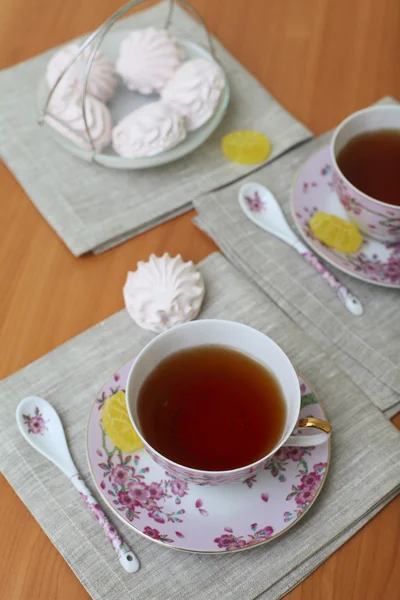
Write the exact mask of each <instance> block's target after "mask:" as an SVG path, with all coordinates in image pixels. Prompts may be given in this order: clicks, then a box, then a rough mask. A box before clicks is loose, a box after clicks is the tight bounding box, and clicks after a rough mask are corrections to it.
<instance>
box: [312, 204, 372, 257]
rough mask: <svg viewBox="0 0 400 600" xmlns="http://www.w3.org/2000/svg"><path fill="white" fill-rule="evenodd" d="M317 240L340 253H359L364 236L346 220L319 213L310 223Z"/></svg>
mask: <svg viewBox="0 0 400 600" xmlns="http://www.w3.org/2000/svg"><path fill="white" fill-rule="evenodd" d="M309 226H310V229H311V231H312V232H313V234H314V235H315V237H316V238H318V239H319V240H320V242H323V243H324V244H326V245H327V246H330V247H331V248H334V249H335V250H339V252H345V253H347V252H348V253H350V252H357V250H358V249H359V247H360V246H361V242H362V235H361V233H360V232H359V231H358V229H357V227H356V226H355V225H353V224H352V223H349V222H348V221H346V220H345V219H341V218H340V217H337V216H336V215H329V214H328V213H324V212H317V213H315V215H313V216H312V217H311V219H310V221H309Z"/></svg>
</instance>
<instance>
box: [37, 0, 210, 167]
mask: <svg viewBox="0 0 400 600" xmlns="http://www.w3.org/2000/svg"><path fill="white" fill-rule="evenodd" d="M145 1H146V0H130V1H129V2H127V4H125V5H124V6H122V7H121V8H119V9H118V10H117V11H115V13H114V14H113V15H111V16H110V17H108V19H106V21H104V23H103V24H102V25H100V27H98V28H97V29H96V30H95V31H93V33H91V34H90V35H89V36H88V37H87V38H86V40H85V41H84V42H83V43H82V44H81V46H80V47H79V49H78V51H77V53H76V55H75V56H74V57H73V58H72V59H71V60H70V62H69V63H68V64H67V66H66V67H65V68H64V70H63V71H62V73H61V74H60V75H59V77H58V78H57V80H56V82H55V83H54V85H53V87H52V88H51V89H50V91H49V94H48V96H47V99H46V102H45V105H44V107H43V110H42V113H41V115H40V117H39V118H38V123H39V124H40V125H41V124H42V123H43V122H44V118H45V116H46V114H47V110H48V107H49V104H50V101H51V99H52V97H53V94H54V92H55V90H56V89H57V87H58V85H59V83H60V81H61V80H62V79H63V77H64V75H65V74H66V73H67V72H68V70H69V69H70V68H71V67H72V65H73V64H74V63H75V62H76V61H77V60H78V58H79V56H80V55H81V54H82V53H83V52H84V51H85V50H86V48H88V47H89V46H90V45H91V44H92V42H93V46H92V49H91V51H90V55H89V57H88V60H87V63H86V66H85V71H84V75H83V88H82V101H81V103H82V104H81V105H82V117H83V123H84V125H85V133H86V135H87V138H88V140H89V143H90V148H91V151H92V156H91V159H92V161H93V162H95V160H96V148H95V145H94V142H93V138H92V135H91V133H90V128H89V125H88V120H87V112H86V93H87V86H88V80H89V75H90V70H91V68H92V64H93V61H94V58H95V56H96V53H97V51H98V50H99V48H100V46H101V44H102V42H103V40H104V38H105V37H106V35H107V33H108V32H109V31H110V29H111V27H112V26H113V25H114V24H115V23H116V22H117V21H118V20H119V19H120V18H121V17H123V16H124V15H125V14H126V13H127V12H129V11H130V10H131V9H132V8H134V7H135V6H139V5H140V4H143V2H145ZM176 3H177V4H180V5H181V6H183V7H184V8H186V9H187V10H188V11H189V12H190V13H191V14H192V15H193V16H194V18H195V19H196V20H197V21H199V23H200V25H202V27H203V29H204V31H205V33H206V35H207V42H208V47H209V50H210V53H211V55H212V57H213V58H214V60H216V56H215V47H214V42H213V39H212V37H211V34H210V32H209V30H208V28H207V25H206V23H205V21H204V19H203V18H202V17H201V15H200V14H199V13H198V12H197V10H196V9H195V8H194V7H193V6H192V5H191V4H190V2H188V1H187V0H168V14H167V18H166V21H165V25H164V28H165V29H168V27H170V25H171V24H172V21H173V13H174V7H175V4H176ZM53 118H54V116H53Z"/></svg>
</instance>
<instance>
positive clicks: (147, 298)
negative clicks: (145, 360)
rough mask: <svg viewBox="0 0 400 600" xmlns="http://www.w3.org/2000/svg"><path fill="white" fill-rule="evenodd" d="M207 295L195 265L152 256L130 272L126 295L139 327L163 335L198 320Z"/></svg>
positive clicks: (178, 256) (165, 255) (132, 315)
mask: <svg viewBox="0 0 400 600" xmlns="http://www.w3.org/2000/svg"><path fill="white" fill-rule="evenodd" d="M204 292H205V285H204V281H203V278H202V276H201V274H200V273H199V271H198V270H197V269H196V267H195V266H194V264H193V262H192V261H190V262H184V261H183V260H182V257H181V256H180V254H178V255H177V256H175V257H173V258H172V257H171V256H169V254H167V253H166V254H164V255H163V256H161V257H158V256H155V255H154V254H152V255H151V256H150V259H149V261H148V262H139V263H138V265H137V270H136V271H134V272H129V273H128V278H127V280H126V283H125V286H124V289H123V294H124V300H125V306H126V309H127V311H128V313H129V315H130V316H131V317H132V319H133V320H134V321H135V323H136V324H137V325H139V327H142V328H143V329H149V330H150V331H154V332H155V333H161V332H162V331H165V330H166V329H169V328H171V327H173V326H174V325H180V324H181V323H184V322H186V321H191V320H192V319H195V318H196V317H197V315H198V313H199V311H200V308H201V304H202V302H203V298H204Z"/></svg>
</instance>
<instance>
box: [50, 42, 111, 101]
mask: <svg viewBox="0 0 400 600" xmlns="http://www.w3.org/2000/svg"><path fill="white" fill-rule="evenodd" d="M78 50H79V46H78V45H77V44H68V45H67V46H64V47H63V48H61V50H58V51H57V52H56V53H55V54H53V56H52V57H51V59H50V61H49V63H48V65H47V70H46V79H47V83H48V85H49V87H50V88H52V87H53V86H54V85H55V83H56V81H57V79H58V78H59V76H60V75H61V73H62V72H63V71H64V69H65V68H66V67H67V66H68V64H69V63H70V62H71V60H72V59H73V58H74V56H76V55H77V53H78ZM91 50H92V49H91V47H90V46H89V47H87V48H85V50H84V51H83V52H82V53H81V54H80V55H79V57H78V58H77V59H76V61H75V62H74V63H73V64H72V65H71V67H69V69H68V71H67V72H66V73H65V75H64V76H63V78H62V79H61V81H60V83H59V84H58V86H57V90H60V91H62V93H61V94H60V96H58V97H59V98H60V97H62V95H63V94H65V93H67V94H69V93H71V92H72V91H76V92H79V91H82V88H83V82H84V74H85V69H86V65H87V61H88V59H89V56H90V53H91ZM116 87H117V77H116V74H115V68H114V63H113V61H112V60H110V59H109V58H106V57H105V56H104V54H103V53H102V52H101V51H100V50H98V51H97V52H96V55H95V57H94V60H93V63H92V66H91V69H90V74H89V78H88V85H87V93H88V94H90V95H91V96H94V97H95V98H97V99H98V100H101V102H108V101H109V100H110V98H111V97H112V96H113V95H114V92H115V89H116Z"/></svg>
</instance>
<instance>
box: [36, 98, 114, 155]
mask: <svg viewBox="0 0 400 600" xmlns="http://www.w3.org/2000/svg"><path fill="white" fill-rule="evenodd" d="M85 108H86V118H87V123H88V127H89V131H90V135H91V136H92V140H93V143H94V146H95V150H96V151H97V152H100V151H101V150H103V149H104V148H105V147H106V146H108V145H109V144H110V142H111V132H112V119H111V114H110V111H109V110H108V108H107V106H106V105H105V104H103V102H100V100H98V99H97V98H94V97H93V96H90V95H87V96H86V99H85ZM44 119H45V121H46V122H47V123H48V124H49V125H50V126H51V127H53V129H55V130H56V131H58V132H59V133H61V134H62V135H64V136H65V137H66V138H68V139H70V140H72V141H73V142H74V143H75V144H77V145H78V146H81V147H82V148H84V149H85V150H91V149H92V148H91V145H90V141H89V137H88V135H87V133H86V130H85V123H84V120H83V111H82V100H81V95H80V94H78V93H72V94H69V95H66V96H61V95H58V94H56V98H55V99H54V100H51V101H50V104H49V107H48V112H47V114H46V116H45V117H44Z"/></svg>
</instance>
